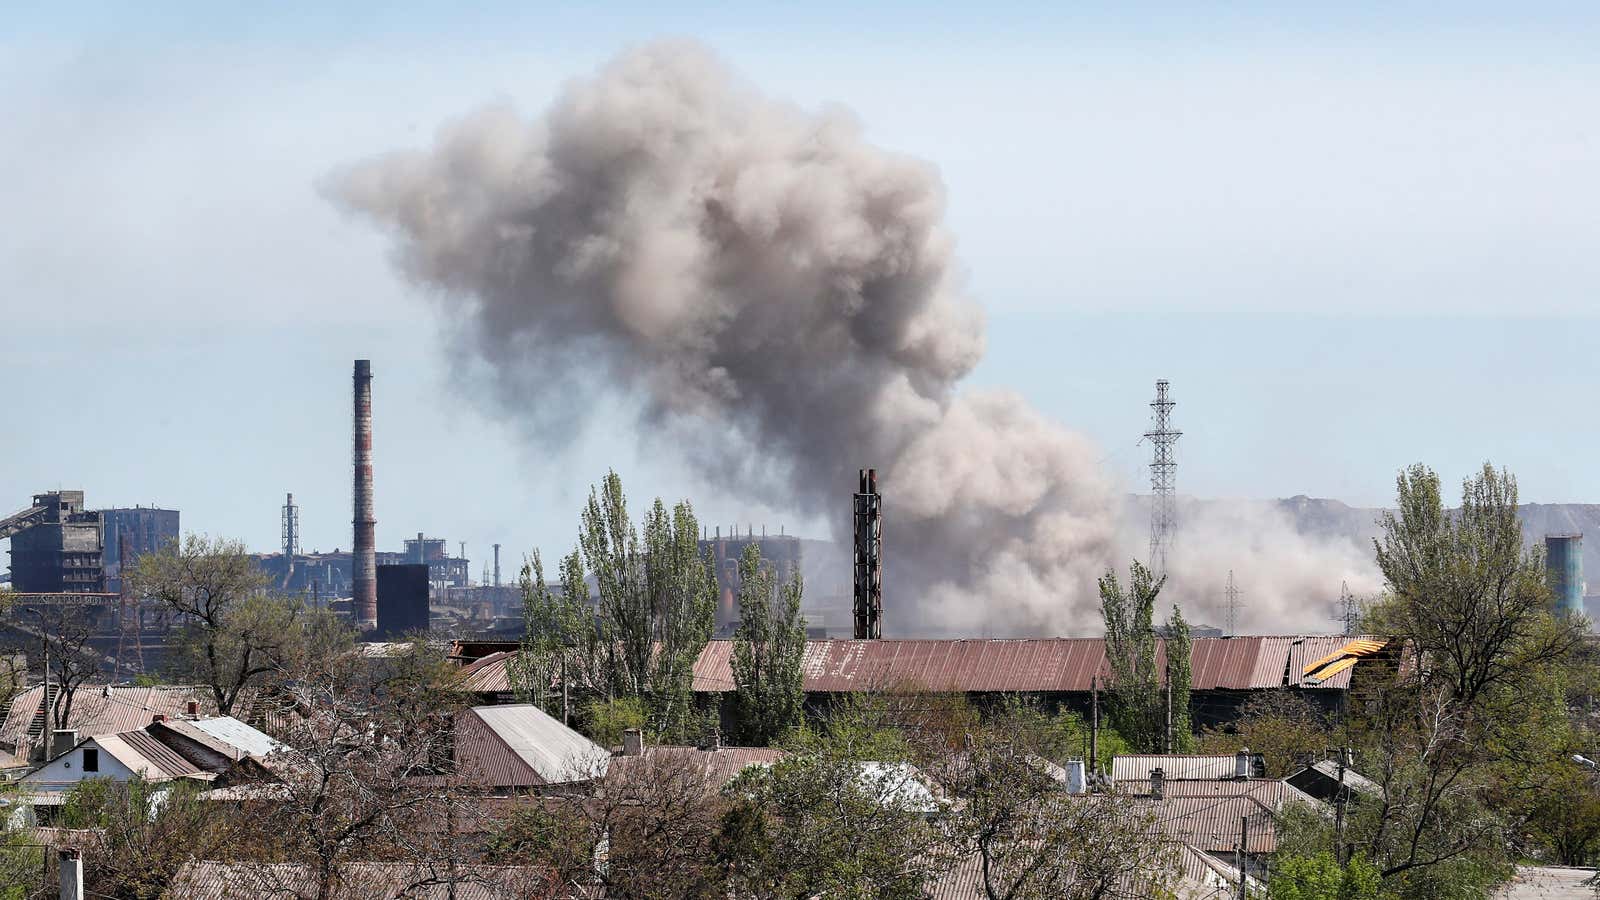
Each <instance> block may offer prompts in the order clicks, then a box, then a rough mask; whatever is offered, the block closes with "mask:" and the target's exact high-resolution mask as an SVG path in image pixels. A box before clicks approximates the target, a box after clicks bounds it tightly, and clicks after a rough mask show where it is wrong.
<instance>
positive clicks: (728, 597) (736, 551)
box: [699, 525, 801, 636]
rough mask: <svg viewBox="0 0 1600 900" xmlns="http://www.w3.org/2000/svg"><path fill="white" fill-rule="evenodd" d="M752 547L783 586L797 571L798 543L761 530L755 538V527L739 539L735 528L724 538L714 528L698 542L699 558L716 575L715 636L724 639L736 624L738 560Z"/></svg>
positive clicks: (749, 528) (799, 554)
mask: <svg viewBox="0 0 1600 900" xmlns="http://www.w3.org/2000/svg"><path fill="white" fill-rule="evenodd" d="M751 545H754V546H755V547H756V548H757V549H758V550H759V551H760V552H761V561H762V564H763V565H764V566H766V567H768V568H769V569H771V570H772V571H773V572H774V573H775V574H776V575H777V577H778V583H779V584H786V583H787V582H788V581H789V580H790V579H792V578H793V577H794V576H795V575H796V574H797V573H798V572H799V571H800V564H801V549H800V539H799V538H797V537H790V536H789V535H786V534H777V535H772V536H768V534H767V530H766V528H765V527H763V528H762V529H761V534H759V535H757V534H756V530H755V526H753V525H752V526H748V528H747V530H746V531H745V533H744V534H743V535H740V534H739V533H738V529H737V528H730V529H728V535H727V537H724V536H723V534H722V526H720V525H719V526H717V528H716V530H715V531H714V532H712V534H711V535H710V536H709V537H705V538H702V539H701V540H700V542H699V548H700V555H701V556H702V557H704V556H707V555H710V557H711V562H712V566H713V567H714V569H715V571H716V575H717V614H716V633H717V634H718V635H722V636H726V635H730V634H732V633H733V628H734V626H735V625H737V624H739V560H740V559H741V558H742V557H743V556H744V551H745V548H746V547H749V546H751Z"/></svg>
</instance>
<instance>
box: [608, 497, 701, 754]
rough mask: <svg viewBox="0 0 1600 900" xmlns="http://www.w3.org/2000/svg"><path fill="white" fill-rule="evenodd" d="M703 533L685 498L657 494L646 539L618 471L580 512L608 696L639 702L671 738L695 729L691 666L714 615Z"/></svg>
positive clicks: (646, 523) (654, 726)
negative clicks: (667, 500)
mask: <svg viewBox="0 0 1600 900" xmlns="http://www.w3.org/2000/svg"><path fill="white" fill-rule="evenodd" d="M699 532H700V526H699V523H698V522H696V520H695V517H694V510H693V509H692V508H691V507H690V505H689V503H688V501H681V502H679V503H678V504H677V506H675V507H674V508H673V509H672V510H670V511H669V510H668V509H667V507H666V504H664V503H662V502H661V500H660V499H659V498H658V499H657V500H656V501H655V503H654V504H653V505H652V506H651V508H650V511H649V512H648V513H646V514H645V517H644V523H643V536H642V538H641V536H640V532H639V529H636V528H635V527H634V525H633V523H632V522H631V521H629V519H628V506H627V500H626V498H625V497H624V495H623V492H622V479H621V478H620V477H618V476H617V473H616V472H611V473H609V474H608V475H607V476H606V478H605V481H604V482H603V483H602V484H601V486H600V487H598V488H596V489H594V490H592V491H590V494H589V503H588V505H587V506H586V507H585V509H584V511H583V527H582V531H581V536H580V539H579V544H580V546H581V548H582V550H583V559H584V561H585V562H586V563H587V564H588V567H589V570H590V571H592V572H593V573H594V576H595V582H596V584H597V586H598V588H599V598H598V609H597V612H598V620H599V622H598V639H599V641H600V650H601V653H602V656H603V661H604V667H605V672H606V681H607V683H608V688H609V689H608V692H607V693H608V695H612V696H615V695H620V696H628V697H638V698H640V699H642V700H643V701H644V703H645V705H646V707H647V709H648V710H649V714H650V725H651V727H652V729H653V730H654V731H656V732H657V733H660V734H665V735H669V736H680V737H681V736H683V735H686V734H688V733H690V732H692V731H693V730H694V729H695V724H696V723H695V722H694V716H693V708H692V701H693V676H694V664H695V661H696V660H697V659H699V657H700V653H701V652H702V651H703V650H704V649H705V646H706V643H707V642H708V641H710V639H711V628H712V623H713V619H714V616H715V612H716V598H717V583H716V576H715V574H714V572H713V570H712V567H711V561H710V559H709V558H702V557H701V556H700V553H699V544H698V539H699Z"/></svg>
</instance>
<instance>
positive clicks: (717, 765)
mask: <svg viewBox="0 0 1600 900" xmlns="http://www.w3.org/2000/svg"><path fill="white" fill-rule="evenodd" d="M783 756H784V752H783V751H782V750H777V749H773V748H770V747H719V748H717V749H716V750H702V749H699V748H697V747H669V746H651V747H645V748H644V753H643V755H640V756H614V757H612V758H611V768H610V771H608V772H607V773H606V781H607V782H608V783H609V782H611V781H613V780H621V781H627V780H630V779H633V778H639V777H644V776H645V773H647V772H650V771H651V770H653V769H654V770H658V771H659V770H662V769H667V770H672V769H675V768H678V767H684V768H688V769H690V770H692V771H694V772H695V773H696V774H697V775H698V776H699V777H700V778H702V779H703V780H704V782H705V786H706V788H707V790H709V791H713V792H714V791H717V790H720V789H721V788H722V786H723V785H725V784H727V783H728V782H730V781H732V780H733V779H734V777H735V776H737V775H738V774H739V773H740V772H743V771H744V770H745V769H747V768H749V767H750V766H767V765H771V764H772V763H774V762H777V761H778V760H779V759H782V758H783Z"/></svg>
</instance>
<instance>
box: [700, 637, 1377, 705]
mask: <svg viewBox="0 0 1600 900" xmlns="http://www.w3.org/2000/svg"><path fill="white" fill-rule="evenodd" d="M1347 641H1348V639H1347V638H1345V637H1343V636H1312V637H1287V636H1286V637H1243V638H1196V639H1195V641H1194V643H1193V651H1192V653H1191V670H1192V672H1193V677H1192V681H1191V683H1192V686H1193V689H1195V690H1202V691H1205V690H1262V689H1268V688H1276V687H1282V686H1283V685H1285V684H1286V683H1290V672H1291V671H1292V669H1294V668H1299V667H1300V666H1301V665H1302V663H1301V661H1302V660H1305V659H1312V658H1315V657H1316V656H1320V655H1324V654H1326V653H1328V652H1330V651H1331V650H1334V649H1336V648H1337V647H1339V646H1343V645H1344V644H1345V643H1347ZM1164 653H1165V648H1164V647H1161V648H1158V651H1157V655H1158V665H1159V662H1160V660H1161V659H1164ZM732 655H733V642H732V641H725V640H719V641H712V642H711V643H710V644H708V645H707V646H706V649H705V652H703V653H701V654H700V659H699V660H698V661H697V662H696V663H695V668H694V689H695V690H696V691H702V692H708V691H729V690H732V689H733V665H732ZM802 671H803V674H804V678H805V689H806V690H807V691H810V692H813V693H827V692H845V691H852V690H865V689H894V688H901V689H905V688H913V689H918V690H928V691H945V690H952V691H963V692H974V693H978V692H996V693H1001V692H1013V691H1071V692H1078V693H1086V692H1088V691H1089V690H1090V689H1091V687H1092V682H1093V680H1094V678H1095V677H1096V676H1098V677H1099V679H1100V685H1101V687H1102V688H1104V687H1105V684H1106V680H1107V672H1108V671H1109V670H1108V669H1107V666H1106V660H1105V641H1104V640H1102V639H1100V638H1038V639H1028V638H1022V639H994V640H960V639H957V640H903V641H897V640H880V641H852V640H818V641H807V642H806V650H805V656H804V658H803V661H802ZM1348 686H1349V674H1348V673H1341V674H1340V675H1339V676H1337V677H1335V678H1332V679H1330V680H1328V681H1324V682H1321V683H1318V684H1307V685H1305V687H1311V688H1330V689H1342V688H1346V687H1348Z"/></svg>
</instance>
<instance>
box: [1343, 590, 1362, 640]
mask: <svg viewBox="0 0 1600 900" xmlns="http://www.w3.org/2000/svg"><path fill="white" fill-rule="evenodd" d="M1339 613H1340V615H1342V616H1343V617H1344V633H1345V635H1346V636H1348V637H1355V634H1356V629H1357V628H1358V627H1360V625H1361V604H1360V603H1358V602H1357V601H1356V595H1355V594H1352V593H1350V582H1348V581H1341V582H1339Z"/></svg>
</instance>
